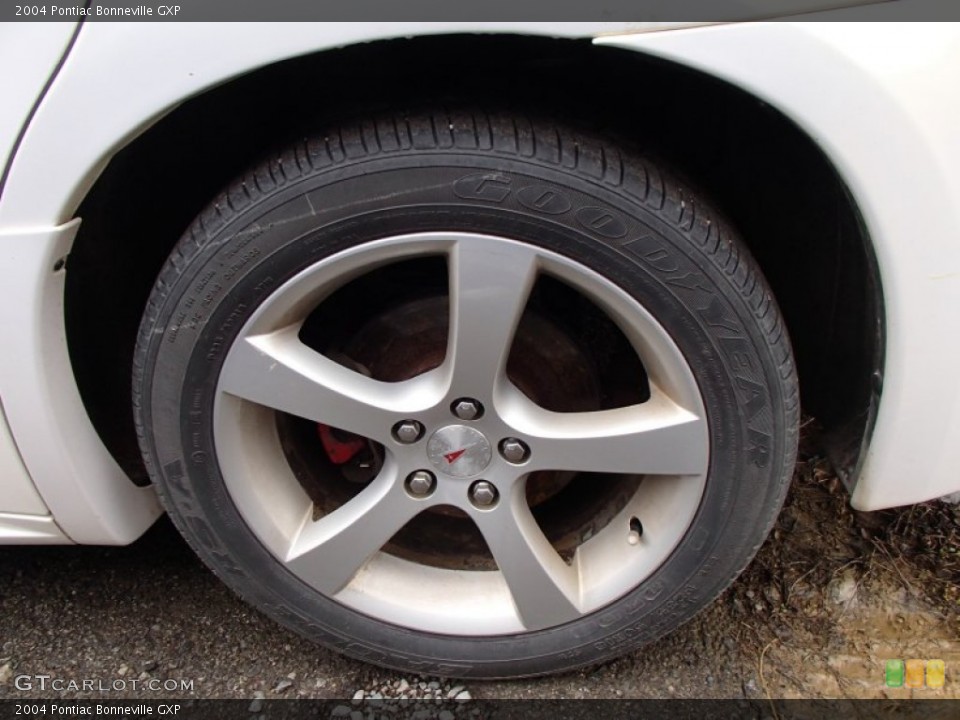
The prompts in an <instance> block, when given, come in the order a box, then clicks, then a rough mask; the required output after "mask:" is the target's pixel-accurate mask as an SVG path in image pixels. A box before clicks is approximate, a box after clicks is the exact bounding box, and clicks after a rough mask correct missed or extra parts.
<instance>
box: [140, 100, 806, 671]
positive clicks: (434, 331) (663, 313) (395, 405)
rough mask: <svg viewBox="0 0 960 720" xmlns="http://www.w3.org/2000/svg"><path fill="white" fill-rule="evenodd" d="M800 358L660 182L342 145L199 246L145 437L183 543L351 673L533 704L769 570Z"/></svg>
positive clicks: (360, 131) (575, 157)
mask: <svg viewBox="0 0 960 720" xmlns="http://www.w3.org/2000/svg"><path fill="white" fill-rule="evenodd" d="M797 398H798V396H797V388H796V382H795V374H794V369H793V362H792V357H791V351H790V347H789V342H788V339H787V335H786V333H785V331H784V327H783V323H782V321H781V319H780V316H779V314H778V310H777V308H776V305H775V302H774V300H773V299H772V297H771V294H770V291H769V289H768V288H767V286H766V284H765V282H764V280H763V278H762V277H761V275H760V272H759V271H758V269H757V267H756V266H755V264H754V263H753V261H752V260H751V258H750V257H749V254H748V253H747V252H746V251H745V249H744V247H743V246H742V245H741V244H740V242H739V241H738V240H737V238H736V237H735V236H734V234H733V232H732V231H731V230H730V228H729V227H728V225H727V224H726V223H725V222H724V221H723V220H722V219H721V218H720V217H719V216H718V214H717V213H716V212H714V211H713V210H711V209H710V208H709V207H708V206H707V205H705V204H704V203H702V201H701V200H700V199H699V198H697V197H695V196H694V194H693V193H692V192H691V191H690V189H689V188H688V187H687V186H686V185H684V184H681V183H679V182H677V181H675V180H672V179H670V178H669V177H667V176H666V175H665V174H664V173H663V172H661V171H660V170H659V169H658V168H657V166H656V165H654V164H653V163H651V162H648V161H646V160H643V159H641V158H639V157H637V156H636V155H635V154H633V153H632V152H629V151H628V150H626V149H624V148H617V147H615V146H613V145H612V144H609V143H607V142H605V141H603V140H599V139H597V138H595V137H593V136H591V135H590V134H586V133H580V132H577V131H575V130H571V129H568V128H565V127H561V126H557V125H554V124H551V123H548V122H539V121H531V120H529V119H527V118H526V117H523V116H519V115H514V114H506V113H502V114H496V113H493V114H485V113H476V112H469V113H468V112H462V113H453V114H449V113H441V112H433V113H416V114H410V115H396V116H384V117H372V118H369V119H366V120H363V121H360V122H357V123H354V124H348V125H344V126H342V127H339V128H331V129H330V130H329V131H328V132H325V133H322V134H317V135H315V136H313V137H311V138H308V139H306V140H304V141H302V142H298V143H296V144H294V145H292V146H290V147H289V148H287V150H286V151H284V152H282V153H281V154H279V155H278V156H277V157H275V158H273V159H271V160H270V161H268V162H264V163H263V164H261V165H259V166H258V167H257V168H255V169H254V170H252V171H250V172H249V173H247V174H246V175H244V176H243V177H242V178H240V179H238V180H237V181H235V182H234V183H233V184H232V185H231V186H230V187H229V188H228V189H227V190H226V191H224V192H223V193H222V194H221V195H220V196H219V197H217V198H216V199H215V200H214V201H213V203H212V204H211V205H210V206H209V207H208V208H207V209H206V210H205V211H204V212H203V213H202V214H201V215H200V216H199V217H198V218H197V220H196V221H195V222H194V224H193V225H192V227H191V228H190V229H189V231H188V232H187V233H186V234H185V236H184V237H183V238H182V239H181V241H180V243H179V245H178V246H177V247H176V249H175V250H174V251H173V253H172V255H171V257H170V259H169V261H168V263H167V265H166V267H165V268H164V269H163V271H162V273H161V275H160V277H159V279H158V281H157V284H156V286H155V288H154V290H153V293H152V296H151V298H150V301H149V304H148V307H147V310H146V313H145V316H144V319H143V323H142V326H141V331H140V335H139V340H138V346H137V352H136V361H135V377H134V406H135V416H136V423H137V428H138V431H139V434H140V438H141V445H142V450H143V454H144V457H145V461H146V463H147V466H148V469H149V471H150V473H151V476H152V478H153V480H154V482H155V485H156V487H157V489H158V491H159V493H160V496H161V498H162V500H163V502H164V504H165V506H166V508H167V510H168V512H169V514H170V516H171V517H172V518H173V521H174V522H175V523H176V525H177V527H178V528H179V529H180V531H181V532H182V533H183V534H184V536H185V537H186V538H187V540H188V541H189V542H190V544H191V545H192V546H193V547H194V549H195V550H196V551H197V552H198V553H199V555H200V556H201V557H202V558H203V560H204V561H205V562H206V563H207V564H208V565H209V566H210V567H211V568H212V569H213V570H214V571H215V572H216V573H217V574H218V575H219V576H220V577H221V578H222V579H223V580H224V581H225V582H226V583H227V584H228V585H230V586H231V587H232V588H233V589H234V590H236V591H237V592H238V593H239V594H240V595H241V596H243V597H244V598H245V599H246V600H248V601H249V602H251V603H253V604H254V605H256V606H257V607H259V608H260V609H261V610H263V611H264V612H265V613H267V614H268V615H270V616H272V617H273V618H275V619H277V620H278V621H280V622H281V623H283V624H285V625H287V626H288V627H290V628H292V629H294V630H296V631H297V632H299V633H302V634H303V635H305V636H307V637H309V638H312V639H314V640H316V641H318V642H320V643H323V644H325V645H327V646H330V647H333V648H336V649H337V650H339V651H341V652H343V653H346V654H347V655H350V656H353V657H357V658H361V659H364V660H367V661H370V662H374V663H377V664H381V665H385V666H390V667H395V668H400V669H403V670H408V671H415V672H420V673H431V674H440V675H454V676H475V677H509V676H522V675H535V674H542V673H547V672H555V671H559V670H563V669H568V668H572V667H576V666H580V665H584V664H587V663H594V662H597V661H600V660H603V659H606V658H609V657H612V656H616V655H619V654H622V653H624V652H626V651H627V650H630V649H632V648H635V647H637V646H639V645H641V644H643V643H646V642H649V641H651V640H654V639H656V638H658V637H660V636H661V635H663V634H664V633H666V632H668V631H670V630H671V629H673V628H675V627H677V626H678V625H679V624H681V623H683V622H684V621H686V620H687V619H689V618H690V617H692V616H693V615H694V614H695V613H696V612H697V611H698V610H700V609H701V608H702V607H704V606H705V605H706V604H707V603H709V602H710V601H711V599H713V598H714V597H716V596H717V594H718V593H720V592H721V591H722V590H723V589H724V588H725V587H726V586H727V585H728V584H729V583H730V582H732V580H733V578H735V577H736V575H737V574H738V573H739V572H740V571H741V570H742V569H743V568H744V567H745V565H746V564H747V563H748V562H749V560H750V559H751V557H752V556H753V554H754V553H755V552H756V550H757V549H758V547H759V546H760V544H761V542H762V541H763V539H764V538H765V536H766V534H767V532H768V530H769V528H770V527H771V525H772V523H773V521H774V518H775V516H776V514H777V511H778V510H779V508H780V506H781V503H782V501H783V498H784V495H785V492H786V488H787V484H788V482H789V478H790V476H791V471H792V466H793V462H794V458H795V452H796V442H797V428H798V399H797Z"/></svg>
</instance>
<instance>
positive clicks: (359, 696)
mask: <svg viewBox="0 0 960 720" xmlns="http://www.w3.org/2000/svg"><path fill="white" fill-rule="evenodd" d="M363 696H364V692H363V690H357V691H356V692H355V693H354V694H353V700H352V702H353V704H354V705H357V704H358V703H361V702H363Z"/></svg>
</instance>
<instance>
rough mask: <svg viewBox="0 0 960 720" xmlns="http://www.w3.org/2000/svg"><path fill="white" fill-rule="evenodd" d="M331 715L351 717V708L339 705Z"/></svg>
mask: <svg viewBox="0 0 960 720" xmlns="http://www.w3.org/2000/svg"><path fill="white" fill-rule="evenodd" d="M330 715H331V717H350V708H348V707H347V706H346V705H337V706H336V707H335V708H334V709H333V712H331V713H330Z"/></svg>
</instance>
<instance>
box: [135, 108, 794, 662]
mask: <svg viewBox="0 0 960 720" xmlns="http://www.w3.org/2000/svg"><path fill="white" fill-rule="evenodd" d="M530 185H537V186H539V187H543V188H546V189H550V190H552V191H553V192H554V193H555V194H554V195H551V196H549V197H551V198H560V199H559V200H554V201H551V202H548V203H545V204H542V205H541V207H539V208H538V207H537V204H536V203H534V202H530V198H529V197H527V196H525V195H524V194H523V193H521V192H520V190H521V189H522V188H523V187H527V186H530ZM308 194H309V200H308V199H307V195H308ZM538 197H542V195H540V196H538ZM254 223H258V227H259V230H255V229H252V226H253V224H254ZM245 230H246V231H247V232H244V231H245ZM428 230H465V231H476V232H483V233H488V234H493V235H500V236H505V237H511V238H513V239H517V240H523V241H527V242H531V243H535V244H539V245H542V246H546V247H549V248H550V249H552V250H554V251H556V252H558V253H560V254H563V255H566V256H568V257H571V258H573V259H575V260H578V261H579V262H581V263H583V264H584V265H586V266H588V267H590V268H592V269H593V270H595V271H597V272H600V273H601V274H603V275H604V276H606V277H607V278H609V279H611V280H613V281H614V282H615V283H616V284H618V285H619V286H620V287H621V288H623V289H624V290H625V291H626V292H628V293H630V294H631V295H633V296H634V297H635V298H637V299H638V300H639V301H640V302H641V303H642V304H643V305H644V306H645V307H646V308H647V309H648V310H649V311H650V312H651V313H652V314H653V315H654V317H656V318H657V319H658V320H659V321H660V322H661V324H662V325H664V326H665V327H666V328H667V330H668V331H669V332H670V333H671V335H672V336H673V338H674V340H675V342H676V343H677V345H678V346H679V347H680V349H681V350H682V352H683V353H684V356H685V357H686V358H687V360H688V362H689V364H690V366H691V368H692V369H693V371H694V374H695V376H696V377H697V380H698V383H699V384H700V389H701V393H702V396H703V401H704V404H705V406H706V409H707V415H708V421H709V426H710V435H711V438H710V440H711V459H710V470H709V475H708V480H707V485H706V491H705V495H704V498H703V501H702V503H701V505H700V508H699V509H698V511H697V515H696V517H695V519H694V521H693V524H692V526H691V527H690V530H689V531H688V533H687V534H686V535H685V537H684V539H683V540H682V541H681V543H680V544H679V546H678V547H677V548H676V549H675V550H674V552H673V553H672V555H671V556H670V557H669V558H668V559H667V561H666V562H664V563H663V565H661V566H660V568H659V569H657V570H656V571H655V572H654V573H653V574H652V575H651V576H650V577H649V578H647V579H646V580H645V581H644V582H643V583H641V584H640V585H639V586H638V587H636V588H635V589H634V590H633V591H632V592H630V593H629V594H628V595H626V596H625V597H623V598H621V599H620V600H619V601H617V602H614V603H613V604H611V605H609V606H607V607H604V608H602V609H600V610H598V611H596V612H594V613H593V614H591V615H588V616H586V617H584V618H583V619H581V620H578V621H576V622H573V623H570V624H567V625H564V626H560V627H557V628H552V629H549V630H544V631H539V632H532V633H526V634H522V635H514V636H501V637H486V638H471V637H453V636H441V635H433V634H427V633H419V632H414V631H412V630H409V629H405V628H401V627H397V626H393V625H389V624H386V623H384V622H381V621H379V620H376V619H372V618H370V617H367V616H364V615H361V614H359V613H357V612H355V611H353V610H351V609H348V608H346V607H344V606H342V605H340V604H338V603H336V602H334V601H332V600H329V599H327V598H325V597H323V596H321V595H319V594H318V593H316V592H315V591H313V590H312V589H310V588H309V587H307V586H306V585H305V584H303V583H302V582H301V581H300V580H298V579H297V578H296V577H294V576H293V575H292V574H290V573H289V572H288V571H287V570H285V569H284V567H283V566H282V565H280V564H279V563H278V562H277V561H275V560H274V558H273V556H272V555H271V554H270V553H269V552H268V551H267V550H266V549H265V548H264V547H263V546H262V545H261V544H260V542H258V540H257V538H256V537H255V536H254V534H253V533H252V532H251V531H250V530H249V529H248V527H247V526H246V525H245V524H244V522H243V520H242V519H241V517H240V516H239V514H238V512H237V510H236V508H235V506H234V505H233V503H232V501H231V499H230V496H229V494H228V493H227V490H226V487H225V485H224V482H223V479H222V477H221V475H220V470H219V468H218V465H217V461H216V453H215V452H214V447H213V434H212V420H211V417H210V416H211V408H212V403H213V397H214V388H215V386H216V381H217V376H218V369H219V366H220V363H221V362H222V359H223V356H224V352H225V350H226V348H228V347H229V345H230V342H231V339H232V337H233V336H235V334H236V332H237V331H238V329H239V328H240V326H241V325H242V324H243V320H244V319H245V318H246V317H247V316H249V314H250V313H251V312H252V311H253V310H254V309H255V308H256V307H257V305H258V303H259V302H260V301H261V300H262V299H263V298H264V297H265V296H266V295H267V294H269V292H270V290H271V289H273V288H275V287H276V286H277V285H279V284H280V283H281V282H282V281H283V280H284V279H286V278H288V277H290V276H292V275H294V274H295V273H296V272H298V271H299V270H301V269H303V268H304V267H306V266H309V265H311V264H313V263H315V262H316V261H318V260H319V259H321V258H323V257H326V256H328V255H330V254H332V253H334V252H337V251H339V250H342V249H344V248H346V247H349V246H352V245H355V244H357V243H362V242H365V241H367V240H371V239H375V238H378V237H383V236H386V235H392V234H401V233H407V232H419V231H428ZM238 235H242V237H241V238H240V239H238ZM133 385H134V387H133V397H134V411H135V420H136V427H137V432H138V434H139V438H140V443H141V448H142V451H143V455H144V458H145V460H146V463H147V467H148V469H149V471H150V474H151V477H152V478H153V481H154V483H155V485H156V488H157V490H158V492H159V494H160V497H161V499H162V501H163V503H164V505H165V507H166V509H167V511H168V512H169V514H170V516H171V517H172V519H173V521H174V522H175V523H176V525H177V527H178V528H179V529H180V531H181V532H182V533H183V535H184V536H185V537H186V539H187V540H188V542H189V543H190V544H191V545H192V546H193V548H194V549H195V550H196V552H197V553H198V554H199V555H200V557H201V558H202V559H203V560H204V561H205V562H206V563H207V564H208V565H209V566H210V567H211V568H212V569H213V571H214V572H215V573H216V574H217V575H218V576H220V577H221V578H222V579H223V580H224V581H225V582H226V583H227V584H228V585H229V586H230V587H232V588H233V589H234V590H235V591H236V592H238V593H239V594H240V595H241V596H242V597H243V598H244V599H246V600H247V601H249V602H250V603H252V604H253V605H255V606H256V607H258V608H260V609H261V610H262V611H263V612H265V613H266V614H267V615H269V616H271V617H273V618H274V619H276V620H278V621H279V622H281V623H283V624H284V625H286V626H288V627H290V628H292V629H293V630H295V631H297V632H299V633H301V634H303V635H305V636H306V637H308V638H310V639H312V640H315V641H317V642H319V643H322V644H324V645H326V646H329V647H331V648H334V649H336V650H338V651H340V652H343V653H345V654H346V655H349V656H352V657H355V658H360V659H363V660H366V661H369V662H373V663H376V664H379V665H383V666H388V667H393V668H399V669H402V670H405V671H410V672H417V673H428V674H435V675H444V676H462V677H467V676H469V677H486V678H502V677H516V676H529V675H538V674H544V673H550V672H558V671H562V670H566V669H570V668H574V667H578V666H582V665H586V664H590V663H595V662H598V661H601V660H604V659H608V658H611V657H613V656H617V655H620V654H623V653H625V652H626V651H628V650H631V649H633V648H636V647H638V646H640V645H642V644H644V643H647V642H650V641H652V640H655V639H656V638H659V637H660V636H662V635H664V634H665V633H667V632H669V631H670V630H673V629H674V628H676V627H677V626H679V625H680V624H682V623H683V622H685V621H686V620H688V619H689V618H691V617H692V616H693V615H694V614H695V613H697V612H698V611H699V610H700V609H701V608H703V607H704V606H705V605H707V604H708V603H709V602H711V600H712V599H714V598H715V597H716V596H717V595H718V594H719V593H720V592H721V591H722V590H723V589H724V588H726V587H727V586H728V585H729V584H730V583H731V582H732V581H733V579H734V578H735V577H736V576H737V575H738V574H739V573H740V572H741V571H742V570H743V568H744V567H745V566H746V565H747V563H748V562H749V561H750V559H751V558H752V557H753V555H754V554H755V552H756V551H757V549H758V548H759V547H760V545H761V543H762V542H763V540H764V538H765V537H766V535H767V533H768V531H769V529H770V527H771V526H772V524H773V522H774V519H775V517H776V515H777V512H778V511H779V509H780V507H781V504H782V502H783V499H784V496H785V494H786V490H787V486H788V483H789V480H790V477H791V474H792V470H793V465H794V461H795V455H796V445H797V435H798V411H799V408H798V391H797V386H796V377H795V371H794V365H793V359H792V355H791V350H790V345H789V341H788V338H787V334H786V332H785V330H784V325H783V322H782V320H781V317H780V314H779V312H778V310H777V307H776V304H775V302H774V300H773V298H772V296H771V293H770V291H769V289H768V287H767V285H766V283H765V282H764V280H763V278H762V276H761V274H760V272H759V270H758V269H757V267H756V265H755V264H754V262H753V260H752V259H751V258H750V256H749V254H748V253H747V252H746V251H745V249H744V247H743V246H742V245H741V243H740V242H739V241H738V240H737V239H736V237H735V236H734V233H733V232H732V231H731V230H730V228H729V227H728V225H727V224H726V223H725V222H724V221H723V220H722V219H721V218H720V216H719V215H718V214H717V213H716V212H714V211H713V210H711V209H710V208H709V207H708V206H706V205H704V204H703V203H702V202H701V201H700V200H699V199H698V198H696V197H694V195H693V194H692V193H691V191H690V190H689V189H688V188H687V186H686V185H682V184H680V183H679V182H676V181H674V180H672V179H670V178H668V177H667V176H665V175H664V173H662V172H661V171H660V170H659V169H658V168H657V167H656V166H655V165H654V164H652V163H650V162H648V161H646V160H643V159H641V158H638V157H635V156H633V155H632V154H627V153H626V152H624V151H622V150H621V149H618V148H617V147H614V146H612V145H611V144H608V143H606V142H604V141H603V140H600V139H597V138H595V137H591V136H588V135H584V134H579V133H577V132H574V131H572V130H569V129H566V128H563V127H557V126H554V125H553V124H551V123H549V122H538V121H532V120H530V119H529V118H526V117H522V116H516V115H512V114H496V113H493V114H488V113H481V112H455V113H448V112H439V111H438V112H420V113H416V114H407V115H403V114H398V115H396V116H383V117H375V118H370V119H368V120H364V121H362V122H357V123H353V124H349V125H344V126H342V127H339V128H330V129H329V130H328V131H327V132H324V133H322V134H318V135H316V136H314V137H313V138H310V139H307V140H304V141H303V142H299V143H297V144H295V145H294V146H292V147H289V148H287V149H286V150H285V151H284V152H282V153H281V154H279V155H278V156H277V157H275V158H273V159H271V160H269V161H268V162H264V163H262V164H261V165H259V166H258V167H257V168H255V169H254V170H252V171H250V172H249V173H247V174H246V175H244V176H243V177H242V178H239V179H238V180H237V181H235V182H234V183H233V184H232V185H231V186H230V187H229V188H228V189H227V190H226V191H224V192H223V193H221V194H220V195H219V196H218V197H217V198H216V199H215V200H214V201H213V202H212V203H211V204H210V206H209V207H207V208H206V210H204V211H203V213H202V214H201V215H200V216H199V217H198V218H197V219H196V221H195V222H194V223H193V225H192V226H191V227H190V229H189V230H188V231H187V233H186V234H185V235H184V237H183V238H182V239H181V240H180V242H179V244H178V245H177V246H176V249H175V250H174V251H173V253H172V255H171V256H170V259H169V261H168V262H167V264H166V266H165V268H164V269H163V271H162V273H161V274H160V277H159V279H158V280H157V283H156V286H155V288H154V290H153V293H152V295H151V297H150V301H149V304H148V306H147V309H146V312H145V315H144V318H143V322H142V325H141V328H140V334H139V339H138V343H137V348H136V354H135V368H134V383H133Z"/></svg>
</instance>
